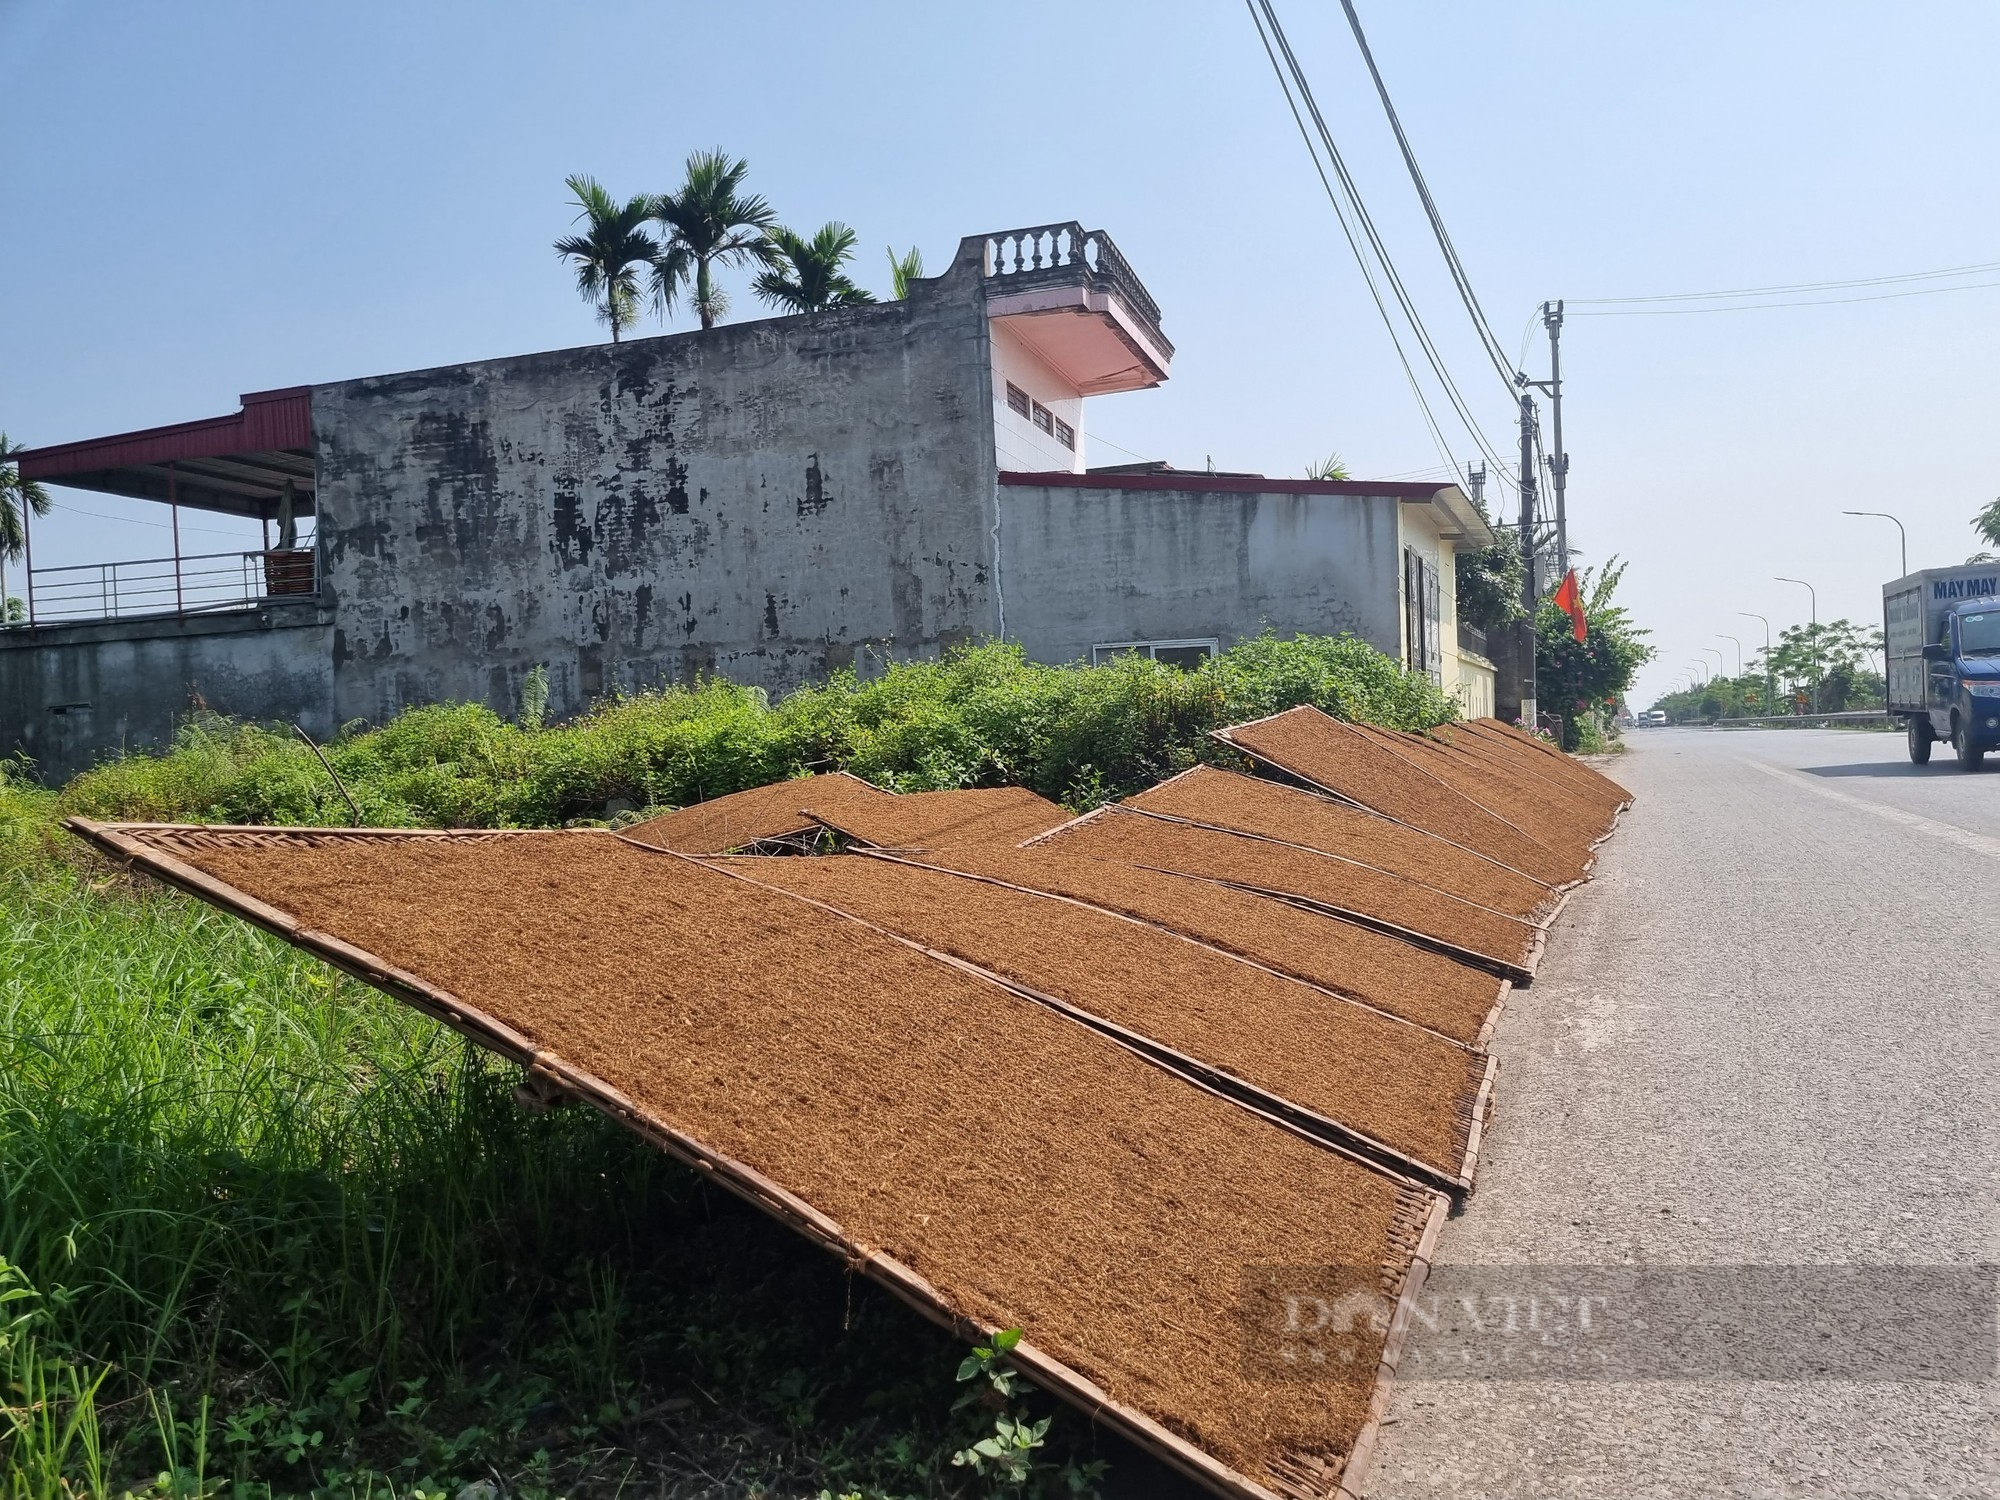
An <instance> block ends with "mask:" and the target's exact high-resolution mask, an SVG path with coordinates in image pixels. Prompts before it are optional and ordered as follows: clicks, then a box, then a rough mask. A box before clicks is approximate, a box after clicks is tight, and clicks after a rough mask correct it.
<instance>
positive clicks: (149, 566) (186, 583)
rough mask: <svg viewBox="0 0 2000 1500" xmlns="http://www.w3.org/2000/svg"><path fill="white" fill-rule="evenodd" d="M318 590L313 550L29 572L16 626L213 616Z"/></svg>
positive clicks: (226, 554) (210, 554) (147, 560)
mask: <svg viewBox="0 0 2000 1500" xmlns="http://www.w3.org/2000/svg"><path fill="white" fill-rule="evenodd" d="M318 591H319V555H318V551H317V549H315V548H312V547H294V548H285V549H278V550H273V551H257V552H205V553H200V554H197V555H194V556H182V557H148V558H141V559H138V560H136V561H132V562H108V563H78V564H75V565H73V566H70V567H63V568H33V569H30V570H29V573H28V597H27V601H26V602H27V606H28V618H27V619H26V620H25V621H17V622H16V624H28V625H54V624H66V625H68V624H77V623H80V622H83V621H89V620H128V619H132V618H135V617H137V616H141V615H195V614H218V613H222V612H224V611H228V610H233V609H251V608H254V607H255V606H257V605H259V604H262V603H264V602H265V601H266V600H269V599H284V598H293V599H296V598H301V597H310V596H311V595H313V594H315V593H317V592H318Z"/></svg>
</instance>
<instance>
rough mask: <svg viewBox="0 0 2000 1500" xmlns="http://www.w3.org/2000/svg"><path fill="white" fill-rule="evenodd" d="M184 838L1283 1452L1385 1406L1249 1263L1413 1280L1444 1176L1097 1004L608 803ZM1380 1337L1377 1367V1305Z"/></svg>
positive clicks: (707, 1139)
mask: <svg viewBox="0 0 2000 1500" xmlns="http://www.w3.org/2000/svg"><path fill="white" fill-rule="evenodd" d="M183 857H184V858H187V859H189V860H190V862H192V863H195V864H196V865H198V866H199V867H200V868H201V869H203V870H205V871H206V872H207V873H208V874H209V875H211V876H213V877H215V878H217V879H219V880H222V881H225V882H227V883H228V884H229V885H231V886H233V887H235V888H236V889H237V890H240V891H242V892H245V893H247V894H248V895H250V896H252V897H254V898H255V899H257V900H260V901H263V902H265V903H268V904H269V905H270V906H272V907H275V908H277V909H278V910H280V911H282V912H287V913H291V914H293V915H294V916H295V917H296V918H297V920H298V921H300V922H301V923H303V924H305V925H307V926H309V927H311V928H313V929H316V930H320V931H324V932H327V933H330V934H333V935H334V936H336V937H339V938H341V939H343V940H345V941H347V942H349V943H351V944H354V945H355V946H357V947H359V948H361V949H363V950H365V951H366V952H368V953H371V954H374V955H378V956H379V957H380V958H381V959H383V960H386V961H387V962H389V963H391V964H394V965H396V966H398V967H400V968H402V969H404V970H406V971H408V972H410V973H413V974H415V975H417V976H419V977H420V978H421V979H422V980H424V981H426V982H428V983H429V984H431V985H434V986H437V987H439V988H442V989H444V990H448V991H449V992H451V994H453V995H454V996H456V997H458V999H459V1000H460V1001H462V1002H463V1003H465V1004H467V1005H470V1006H473V1007H477V1008H479V1009H481V1010H483V1011H485V1012H486V1013H488V1014H490V1015H492V1016H494V1017H496V1018H498V1019H499V1020H501V1021H503V1022H505V1023H506V1024H507V1025H509V1026H512V1027H515V1028H517V1029H518V1030H519V1031H520V1032H522V1033H524V1034H526V1035H527V1036H528V1037H530V1038H531V1039H532V1040H533V1042H534V1043H535V1045H537V1046H538V1047H541V1048H544V1049H547V1050H549V1051H552V1052H554V1053H556V1054H559V1055H560V1056H561V1057H562V1058H563V1059H565V1060H566V1062H567V1063H568V1064H570V1065H572V1066H574V1067H576V1068H579V1069H581V1070H583V1071H584V1072H585V1073H587V1074H590V1075H592V1076H594V1077H596V1078H599V1079H602V1080H604V1081H605V1082H606V1083H608V1084H610V1085H612V1086H613V1087H615V1088H617V1089H619V1090H621V1091H623V1093H624V1094H625V1095H627V1096H628V1097H629V1098H631V1099H632V1100H633V1101H634V1102H635V1103H636V1104H637V1106H638V1107H639V1108H640V1110H641V1111H642V1112H644V1113H645V1114H647V1115H649V1116H651V1117H653V1118H655V1119H657V1120H659V1121H661V1122H664V1123H665V1124H666V1125H667V1126H669V1127H670V1128H672V1129H674V1130H678V1131H682V1132H685V1134H687V1135H688V1136H691V1137H693V1138H695V1139H697V1140H699V1141H701V1142H703V1143H705V1144H706V1145H707V1146H708V1147H709V1148H710V1149H712V1150H714V1151H717V1152H720V1153H722V1154H724V1155H726V1156H728V1157H730V1158H733V1159H735V1160H737V1161H740V1162H743V1163H746V1164H748V1165H749V1166H750V1167H752V1168H754V1169H755V1170H757V1171H759V1172H761V1173H763V1174H765V1175H766V1176H767V1177H769V1178H770V1179H772V1180H774V1181H775V1182H777V1183H779V1184H781V1185H782V1186H783V1187H784V1188H786V1189H787V1190H789V1191H790V1192H792V1193H794V1194H796V1195H797V1196H798V1197H799V1198H801V1199H803V1200H804V1201H805V1202H806V1203H808V1204H811V1205H812V1206H813V1207H815V1208H817V1209H818V1210H820V1211H821V1212H823V1213H825V1214H828V1215H830V1216H832V1218H834V1219H835V1220H837V1221H838V1222H839V1223H840V1225H841V1226H842V1228H843V1231H844V1232H845V1234H846V1235H847V1236H848V1237H849V1238H850V1239H852V1240H854V1241H857V1242H859V1243H860V1244H862V1245H865V1246H871V1247H880V1248H881V1249H882V1250H883V1251H886V1252H887V1253H888V1254H890V1255H893V1256H895V1257H897V1258H898V1259H900V1260H901V1261H903V1262H904V1263H906V1264H907V1265H909V1266H911V1267H913V1268H914V1269H915V1270H916V1271H917V1272H918V1273H919V1274H921V1275H923V1276H925V1277H927V1278H928V1279H929V1280H930V1281H931V1282H932V1283H933V1284H934V1285H936V1286H937V1287H938V1288H939V1289H940V1290H941V1291H942V1293H943V1294H944V1295H945V1296H946V1297H947V1298H949V1299H950V1301H951V1303H952V1305H953V1306H954V1307H955V1308H956V1309H957V1310H958V1311H959V1312H961V1313H963V1314H965V1315H968V1316H970V1317H972V1318H975V1319H977V1320H980V1321H981V1322H983V1323H985V1324H988V1325H991V1326H1019V1327H1022V1328H1024V1329H1026V1331H1027V1337H1028V1339H1029V1340H1030V1341H1031V1342H1032V1343H1034V1344H1036V1345H1038V1346H1039V1347H1040V1348H1041V1349H1042V1350H1043V1351H1044V1352H1045V1353H1047V1354H1049V1355H1051V1356H1053V1357H1055V1358H1057V1359H1060V1360H1062V1361H1064V1362H1065V1363H1067V1364H1068V1365H1069V1366H1071V1367H1072V1368H1073V1369H1075V1370H1077V1371H1080V1372H1081V1373H1083V1374H1084V1375H1086V1376H1087V1377H1089V1378H1090V1379H1092V1380H1094V1381H1096V1382H1098V1383H1099V1384H1100V1385H1102V1386H1103V1387H1104V1388H1105V1389H1106V1390H1107V1391H1108V1392H1109V1393H1110V1395H1111V1396H1112V1397H1113V1398H1114V1399H1115V1400H1117V1401H1119V1402H1122V1403H1126V1404H1129V1405H1130V1406H1132V1407H1134V1408H1136V1409H1137V1410H1139V1411H1141V1412H1144V1413H1146V1414H1148V1415H1150V1416H1152V1417H1153V1418H1154V1419H1156V1420H1157V1421H1159V1422H1161V1423H1163V1424H1164V1425H1165V1426H1166V1427H1168V1428H1169V1429H1171V1430H1172V1431H1174V1432H1176V1433H1178V1434H1181V1435H1182V1436H1184V1437H1186V1438H1187V1439H1189V1440H1191V1441H1193V1442H1195V1443H1197V1444H1199V1445H1200V1446H1202V1447H1203V1448H1205V1449H1206V1450H1207V1451H1208V1452H1210V1453H1212V1454H1213V1455H1215V1456H1216V1457H1217V1458H1219V1459H1221V1460H1222V1461H1224V1462H1225V1463H1228V1464H1230V1465H1232V1466H1234V1467H1235V1468H1237V1469H1238V1470H1240V1471H1242V1472H1243V1473H1245V1474H1247V1475H1249V1476H1251V1477H1252V1478H1254V1479H1256V1480H1258V1481H1259V1482H1261V1483H1265V1484H1272V1483H1274V1482H1275V1481H1277V1480H1278V1479H1279V1477H1280V1476H1281V1475H1283V1474H1284V1473H1287V1472H1297V1471H1299V1470H1300V1469H1302V1468H1308V1469H1313V1470H1316V1471H1317V1470H1319V1468H1320V1463H1321V1461H1322V1460H1332V1461H1334V1462H1335V1463H1338V1462H1339V1460H1340V1459H1341V1458H1342V1457H1344V1455H1345V1454H1347V1453H1348V1452H1349V1451H1350V1449H1351V1447H1352V1444H1353V1443H1354V1441H1355V1438H1356V1436H1357V1435H1358V1434H1359V1432H1360V1431H1361V1429H1362V1426H1363V1423H1364V1421H1365V1419H1366V1416H1367V1403H1368V1399H1369V1392H1370V1381H1369V1380H1368V1379H1367V1378H1366V1377H1364V1378H1363V1379H1361V1380H1359V1381H1356V1382H1353V1383H1348V1382H1344V1381H1337V1380H1282V1379H1270V1378H1258V1377H1257V1374H1256V1372H1255V1371H1254V1370H1253V1369H1251V1368H1249V1367H1247V1365H1246V1361H1245V1359H1244V1358H1243V1356H1242V1350H1243V1347H1244V1332H1245V1326H1246V1325H1245V1322H1244V1320H1245V1319H1253V1320H1254V1319H1260V1318H1271V1319H1275V1318H1278V1317H1280V1316H1281V1314H1282V1309H1280V1308H1277V1307H1276V1306H1275V1305H1273V1306H1262V1305H1256V1301H1255V1296H1254V1295H1253V1294H1249V1293H1246V1291H1245V1274H1244V1273H1245V1269H1246V1268H1250V1267H1257V1266H1270V1265H1277V1266H1322V1265H1329V1264H1331V1265H1349V1266H1359V1267H1372V1268H1376V1270H1375V1272H1374V1273H1373V1274H1375V1275H1376V1276H1377V1277H1378V1278H1379V1280H1380V1283H1381V1289H1382V1290H1383V1291H1384V1292H1385V1293H1387V1294H1389V1295H1395V1294H1396V1292H1397V1291H1398V1290H1399V1288H1400V1286H1401V1283H1402V1278H1403V1277H1404V1275H1405V1274H1406V1273H1407V1270H1408V1267H1409V1265H1410V1260H1411V1256H1412V1254H1413V1253H1414V1249H1415V1246H1416V1244H1417V1237H1418V1235H1419V1234H1420V1233H1421V1229H1422V1225H1423V1223H1424V1222H1425V1221H1426V1219H1427V1217H1428V1215H1429V1211H1430V1207H1431V1204H1432V1203H1433V1202H1434V1201H1435V1200H1434V1199H1431V1198H1430V1197H1429V1196H1428V1195H1425V1194H1422V1193H1419V1192H1415V1191H1413V1190H1411V1189H1409V1188H1408V1187H1403V1186H1398V1185H1397V1184H1396V1182H1395V1181H1394V1180H1393V1179H1390V1178H1387V1177H1384V1176H1382V1175H1380V1174H1379V1173H1376V1172H1373V1171H1370V1170H1367V1169H1365V1168H1363V1167H1361V1166H1358V1165H1356V1164H1355V1163H1354V1162H1352V1161H1350V1160H1348V1159H1347V1158H1345V1157H1343V1156H1340V1155H1339V1154H1337V1153H1335V1152H1333V1151H1329V1150H1327V1149H1325V1148H1324V1147H1321V1146H1318V1145H1315V1144H1313V1143H1311V1142H1308V1141H1305V1140H1303V1139H1301V1138H1299V1137H1297V1136H1295V1135H1293V1134H1291V1133H1289V1132H1287V1131H1285V1130H1282V1129H1280V1128H1279V1127H1277V1126H1275V1125H1273V1124H1271V1123H1269V1122H1267V1121H1265V1120H1263V1119H1261V1118H1259V1117H1257V1116H1256V1115H1253V1114H1252V1113H1250V1112H1249V1111H1247V1110H1245V1109H1243V1108H1241V1107H1239V1106H1237V1105H1235V1104H1232V1103H1229V1102H1227V1101H1225V1100H1222V1099H1220V1098H1217V1097H1215V1096H1213V1095H1211V1094H1208V1093H1205V1092H1203V1091H1201V1090H1199V1089H1196V1088H1194V1087H1192V1086H1191V1085H1189V1084H1188V1083H1187V1082H1186V1081H1185V1080H1183V1079H1180V1078H1177V1077H1174V1076H1172V1075H1171V1074H1168V1073H1166V1072H1163V1071H1162V1070H1161V1069H1159V1068H1157V1067H1155V1066H1152V1065H1149V1064H1148V1063H1146V1062H1144V1061H1142V1060H1140V1059H1139V1058H1138V1057H1136V1056H1135V1055H1133V1054H1132V1053H1131V1052H1129V1051H1127V1050H1126V1049H1124V1048H1122V1047H1120V1046H1118V1045H1117V1044H1115V1043H1114V1042H1112V1041H1111V1040H1110V1039H1108V1038H1106V1037H1104V1036H1102V1035H1099V1034H1098V1033H1096V1032H1093V1031H1091V1030H1089V1029H1087V1028H1086V1027H1084V1026H1082V1025H1080V1024H1079V1023H1077V1022H1075V1021H1073V1020H1070V1019H1067V1018H1065V1017H1063V1016H1061V1015H1058V1014H1057V1013H1056V1012H1054V1011H1052V1010H1050V1009H1048V1008H1046V1007H1044V1006H1041V1005H1038V1004H1035V1003H1034V1002H1032V1001H1029V1000H1026V999H1023V998H1021V997H1019V996H1017V995H1015V994H1013V993H1011V992H1010V991H1008V990H1006V989H1004V988H1003V987H1001V986H999V985H997V984H994V983H992V982H990V981H987V980H982V979H979V978H976V977H974V976H972V975H969V974H966V973H964V972H962V971H960V970H958V969H956V968H953V967H951V966H949V965H946V964H944V963H942V962H940V961H938V960H935V959H931V958H928V957H925V956H923V955H921V954H918V953H916V952H914V951H912V950H911V949H909V948H908V947H906V946H904V945H902V944H899V943H896V942H894V941H892V940H890V939H888V938H886V937H883V936H881V935H879V934H876V933H873V932H871V931H869V930H867V929H866V928H864V927H862V926H860V925H858V924H856V923H854V922H852V921H849V920H846V919H844V918H842V917H838V916H835V915H832V914H830V913H827V912H824V911H821V910H819V909H817V908H815V907H812V906H809V905H807V904H805V903H804V902H801V901H799V900H797V899H795V898H793V897H790V896H787V895H782V894H779V893H776V892H771V891H766V890H762V889H759V888H757V887H755V886H752V885H749V884H746V883H744V882H742V881H738V880H734V879H732V878H730V877H729V876H728V875H726V874H724V873H722V872H721V871H720V870H717V869H714V868H710V867H707V866H704V865H702V864H700V863H698V862H695V861H691V860H687V859H683V858H681V857H679V856H676V855H671V854H662V853H655V852H651V851H648V850H646V849H642V848H638V847H635V846H633V845H632V844H630V843H628V842H625V841H624V840H622V839H620V838H618V837H616V836H614V835H611V834H608V833H599V832H582V831H579V832H574V833H534V834H518V835H513V836H508V837H502V838H489V839H481V840H478V841H465V842H460V841H457V840H452V839H435V838H432V839H424V838H410V839H407V840H393V841H392V840H374V841H357V840H344V841H343V840H340V839H338V838H330V839H326V840H324V841H321V842H317V843H311V844H309V846H308V847H303V848H301V847H298V846H297V845H296V843H293V844H289V845H287V844H281V845H279V846H277V847H272V848H261V849H260V848H217V849H207V850H202V851H198V852H195V853H190V854H187V855H184V856H183ZM1246 1298H1248V1300H1246ZM1267 1300H1268V1299H1267ZM1361 1327H1362V1325H1357V1329H1361ZM1357 1338H1359V1339H1360V1340H1361V1343H1362V1345H1364V1346H1365V1347H1358V1348H1357V1351H1356V1352H1357V1354H1358V1356H1359V1358H1358V1360H1357V1363H1356V1364H1355V1366H1354V1368H1356V1369H1360V1370H1364V1371H1371V1372H1372V1369H1373V1361H1374V1360H1375V1358H1376V1355H1377V1354H1378V1353H1379V1351H1380V1344H1381V1339H1380V1335H1379V1334H1378V1333H1371V1332H1367V1331H1365V1330H1363V1331H1361V1332H1359V1333H1357Z"/></svg>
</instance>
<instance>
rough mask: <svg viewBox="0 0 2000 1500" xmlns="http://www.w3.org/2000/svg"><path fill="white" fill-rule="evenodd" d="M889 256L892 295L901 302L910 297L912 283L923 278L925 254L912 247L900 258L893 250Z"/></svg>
mask: <svg viewBox="0 0 2000 1500" xmlns="http://www.w3.org/2000/svg"><path fill="white" fill-rule="evenodd" d="M888 254H889V287H890V293H891V295H892V296H893V297H894V299H895V300H896V301H898V302H901V301H902V300H903V299H904V298H906V297H908V296H909V295H910V283H911V282H913V281H919V280H921V279H922V278H923V274H924V253H923V251H921V250H919V249H918V248H917V247H916V246H915V245H912V246H910V249H909V253H908V254H907V255H903V256H898V255H897V254H896V252H895V251H894V250H893V249H891V250H890V251H889V252H888Z"/></svg>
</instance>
